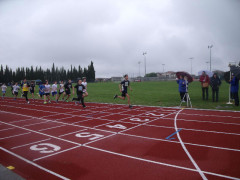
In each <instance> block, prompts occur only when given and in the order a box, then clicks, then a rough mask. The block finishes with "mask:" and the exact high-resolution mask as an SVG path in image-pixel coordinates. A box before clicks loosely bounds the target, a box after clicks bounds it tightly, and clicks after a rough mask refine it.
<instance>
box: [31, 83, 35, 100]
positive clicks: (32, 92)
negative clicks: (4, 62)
mask: <svg viewBox="0 0 240 180" xmlns="http://www.w3.org/2000/svg"><path fill="white" fill-rule="evenodd" d="M34 90H35V84H34V82H33V81H32V82H31V84H30V93H31V94H32V99H34Z"/></svg>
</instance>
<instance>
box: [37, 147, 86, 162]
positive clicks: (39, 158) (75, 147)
mask: <svg viewBox="0 0 240 180" xmlns="http://www.w3.org/2000/svg"><path fill="white" fill-rule="evenodd" d="M81 146H82V145H79V146H75V147H72V148H69V149H65V150H63V151H59V152H57V153H53V154H50V155H47V156H43V157H40V158H37V159H34V160H33V161H38V160H41V159H44V158H47V157H51V156H55V155H57V154H61V153H63V152H67V151H71V150H73V149H76V148H79V147H81Z"/></svg>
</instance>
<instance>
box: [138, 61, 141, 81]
mask: <svg viewBox="0 0 240 180" xmlns="http://www.w3.org/2000/svg"><path fill="white" fill-rule="evenodd" d="M140 64H141V61H138V65H139V77H141V74H140Z"/></svg>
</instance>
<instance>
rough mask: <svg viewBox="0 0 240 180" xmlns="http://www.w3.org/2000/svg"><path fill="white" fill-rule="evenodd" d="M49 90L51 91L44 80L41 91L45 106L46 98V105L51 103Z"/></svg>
mask: <svg viewBox="0 0 240 180" xmlns="http://www.w3.org/2000/svg"><path fill="white" fill-rule="evenodd" d="M50 90H51V85H50V84H48V80H46V84H45V88H44V89H43V91H44V104H47V98H48V103H51V101H50Z"/></svg>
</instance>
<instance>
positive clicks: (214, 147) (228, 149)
mask: <svg viewBox="0 0 240 180" xmlns="http://www.w3.org/2000/svg"><path fill="white" fill-rule="evenodd" d="M118 134H121V135H124V136H132V137H137V138H143V139H150V140H156V141H165V142H170V143H178V144H180V142H178V141H169V140H166V139H160V138H151V137H146V136H139V135H133V134H126V133H121V132H120V133H118ZM184 144H187V145H191V146H200V147H207V148H213V149H221V150H227V151H237V152H240V149H231V148H224V147H217V146H208V145H203V144H193V143H186V142H184Z"/></svg>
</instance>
